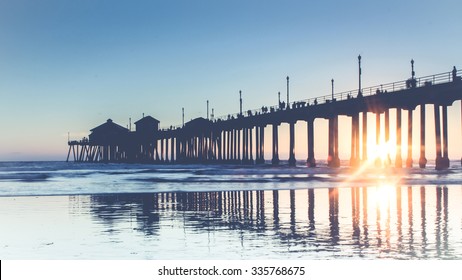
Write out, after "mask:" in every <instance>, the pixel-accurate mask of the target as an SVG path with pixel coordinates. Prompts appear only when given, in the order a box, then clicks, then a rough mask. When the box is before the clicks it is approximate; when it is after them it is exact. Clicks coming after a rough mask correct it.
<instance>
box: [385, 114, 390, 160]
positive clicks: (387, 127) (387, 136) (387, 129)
mask: <svg viewBox="0 0 462 280" xmlns="http://www.w3.org/2000/svg"><path fill="white" fill-rule="evenodd" d="M389 142H390V110H389V109H386V110H385V143H386V146H387V158H386V160H385V162H384V165H385V166H390V165H391V158H390V149H389V148H388V147H389V145H390V143H389Z"/></svg>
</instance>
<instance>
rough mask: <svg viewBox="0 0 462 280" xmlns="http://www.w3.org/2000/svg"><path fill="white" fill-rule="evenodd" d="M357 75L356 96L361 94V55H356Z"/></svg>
mask: <svg viewBox="0 0 462 280" xmlns="http://www.w3.org/2000/svg"><path fill="white" fill-rule="evenodd" d="M358 69H359V72H358V75H359V89H358V96H362V95H363V93H362V89H361V55H358Z"/></svg>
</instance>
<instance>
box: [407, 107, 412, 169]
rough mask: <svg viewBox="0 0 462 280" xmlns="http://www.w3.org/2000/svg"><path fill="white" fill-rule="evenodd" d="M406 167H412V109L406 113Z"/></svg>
mask: <svg viewBox="0 0 462 280" xmlns="http://www.w3.org/2000/svg"><path fill="white" fill-rule="evenodd" d="M406 167H407V168H411V167H412V109H409V110H408V111H407V159H406Z"/></svg>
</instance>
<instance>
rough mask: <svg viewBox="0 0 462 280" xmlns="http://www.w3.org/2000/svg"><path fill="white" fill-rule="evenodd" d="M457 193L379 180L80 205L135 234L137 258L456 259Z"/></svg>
mask: <svg viewBox="0 0 462 280" xmlns="http://www.w3.org/2000/svg"><path fill="white" fill-rule="evenodd" d="M461 202H462V191H461V187H459V186H451V187H445V186H437V187H433V186H427V187H425V186H392V185H380V186H374V187H343V188H319V189H305V190H273V191H225V192H178V193H154V194H122V195H121V194H118V195H95V196H91V203H90V211H89V213H90V214H91V215H92V217H93V219H94V222H97V223H102V224H103V228H105V231H104V233H103V235H104V234H108V235H111V236H114V235H118V234H120V235H127V234H132V235H133V232H135V235H136V234H140V235H142V236H144V238H141V239H135V240H134V241H133V240H132V241H133V242H142V243H143V246H145V248H146V251H145V252H144V253H141V257H153V258H295V257H297V258H308V259H331V258H366V259H376V258H392V259H414V258H423V259H462V209H461V207H460V205H461ZM127 222H129V223H130V226H124V225H123V224H124V223H127ZM138 246H140V245H139V244H138ZM143 254H144V255H143Z"/></svg>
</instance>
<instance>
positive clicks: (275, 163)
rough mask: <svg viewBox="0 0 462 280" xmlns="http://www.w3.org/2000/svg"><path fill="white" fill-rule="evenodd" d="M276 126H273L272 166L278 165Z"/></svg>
mask: <svg viewBox="0 0 462 280" xmlns="http://www.w3.org/2000/svg"><path fill="white" fill-rule="evenodd" d="M278 125H279V124H273V159H272V160H271V163H272V164H273V165H278V164H279V145H278V144H279V143H278Z"/></svg>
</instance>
